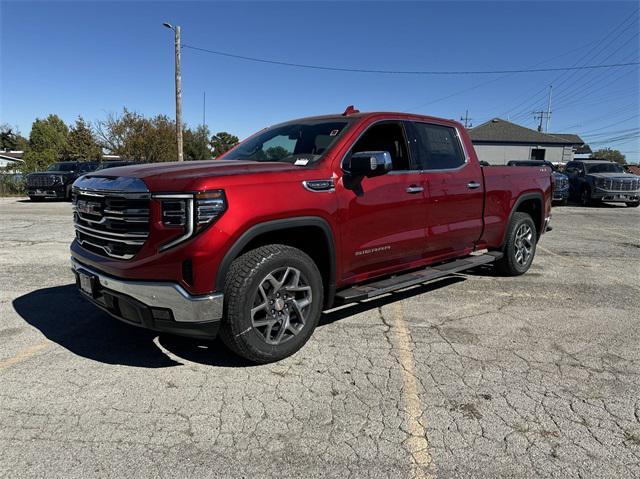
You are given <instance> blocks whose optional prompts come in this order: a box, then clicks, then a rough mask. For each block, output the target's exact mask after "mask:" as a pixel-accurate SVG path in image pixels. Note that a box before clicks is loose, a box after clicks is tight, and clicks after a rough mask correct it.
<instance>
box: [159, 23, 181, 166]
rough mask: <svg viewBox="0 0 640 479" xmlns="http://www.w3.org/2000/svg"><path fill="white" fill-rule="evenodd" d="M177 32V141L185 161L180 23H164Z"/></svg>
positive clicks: (179, 155)
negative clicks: (174, 24)
mask: <svg viewBox="0 0 640 479" xmlns="http://www.w3.org/2000/svg"><path fill="white" fill-rule="evenodd" d="M163 25H164V26H165V27H167V28H170V29H171V30H173V32H174V33H175V49H176V72H175V73H176V143H177V146H178V161H184V155H183V153H182V76H181V75H180V25H176V26H175V27H173V26H172V25H171V24H170V23H166V22H165V23H163Z"/></svg>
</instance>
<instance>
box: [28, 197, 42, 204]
mask: <svg viewBox="0 0 640 479" xmlns="http://www.w3.org/2000/svg"><path fill="white" fill-rule="evenodd" d="M29 199H30V200H31V201H35V202H36V203H37V202H38V201H42V200H44V198H43V197H42V196H29Z"/></svg>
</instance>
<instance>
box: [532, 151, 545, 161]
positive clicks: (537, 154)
mask: <svg viewBox="0 0 640 479" xmlns="http://www.w3.org/2000/svg"><path fill="white" fill-rule="evenodd" d="M531 159H532V160H536V161H544V148H531Z"/></svg>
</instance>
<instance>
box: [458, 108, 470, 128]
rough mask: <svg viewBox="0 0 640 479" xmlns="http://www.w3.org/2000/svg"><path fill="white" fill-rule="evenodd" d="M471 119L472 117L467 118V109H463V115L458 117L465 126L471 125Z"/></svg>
mask: <svg viewBox="0 0 640 479" xmlns="http://www.w3.org/2000/svg"><path fill="white" fill-rule="evenodd" d="M471 120H473V118H469V110H465V112H464V116H461V117H460V121H464V127H465V128H471V127H472V126H473V125H472V124H471Z"/></svg>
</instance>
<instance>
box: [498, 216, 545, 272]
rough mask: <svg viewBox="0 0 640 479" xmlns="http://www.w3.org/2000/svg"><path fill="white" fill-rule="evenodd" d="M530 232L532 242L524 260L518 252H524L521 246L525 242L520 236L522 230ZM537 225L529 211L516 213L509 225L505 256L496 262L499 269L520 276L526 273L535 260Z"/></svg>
mask: <svg viewBox="0 0 640 479" xmlns="http://www.w3.org/2000/svg"><path fill="white" fill-rule="evenodd" d="M527 228H528V231H529V232H530V237H528V242H529V243H530V247H529V253H528V257H527V258H526V259H525V260H524V261H522V257H520V256H518V252H520V253H521V254H522V252H523V250H522V248H521V246H522V244H523V242H522V241H521V240H519V238H518V236H519V234H520V233H521V232H525V231H527ZM537 239H538V238H537V233H536V226H535V224H534V223H533V220H532V219H531V216H529V215H528V214H527V213H522V212H517V213H514V214H513V216H512V217H511V221H509V225H508V226H507V237H506V240H505V243H504V247H503V249H502V253H503V254H504V256H503V257H502V258H501V259H500V260H499V261H498V262H497V263H496V266H497V267H498V270H499V271H500V272H501V273H502V274H504V275H505V276H519V275H521V274H524V273H526V272H527V271H528V270H529V267H530V266H531V263H532V262H533V257H534V256H535V254H536V244H537Z"/></svg>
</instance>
